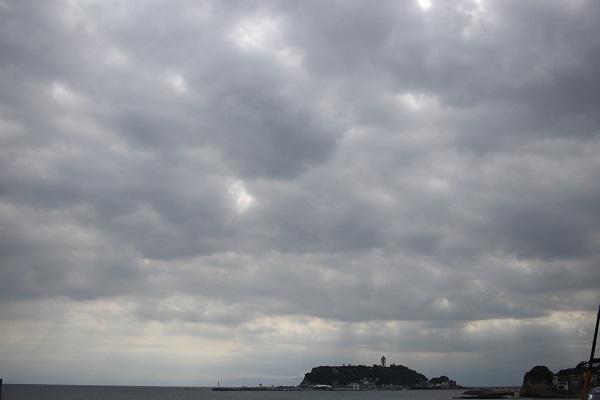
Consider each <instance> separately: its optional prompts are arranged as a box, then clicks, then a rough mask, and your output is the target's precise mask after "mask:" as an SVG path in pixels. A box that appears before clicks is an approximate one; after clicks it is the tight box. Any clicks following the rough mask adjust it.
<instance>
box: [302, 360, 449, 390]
mask: <svg viewBox="0 0 600 400" xmlns="http://www.w3.org/2000/svg"><path fill="white" fill-rule="evenodd" d="M314 385H328V386H332V387H349V386H359V387H361V388H370V387H371V388H379V387H398V388H399V387H402V388H411V389H450V388H456V382H455V381H451V380H450V379H449V378H448V377H447V376H441V377H439V378H432V379H431V380H428V379H427V377H426V376H425V375H423V374H420V373H418V372H416V371H414V370H412V369H409V368H407V367H405V366H403V365H395V364H392V365H390V366H381V365H373V366H372V367H368V366H366V365H342V366H334V367H331V366H320V367H315V368H313V369H312V370H311V371H310V372H309V373H307V374H305V375H304V379H303V380H302V383H300V386H314Z"/></svg>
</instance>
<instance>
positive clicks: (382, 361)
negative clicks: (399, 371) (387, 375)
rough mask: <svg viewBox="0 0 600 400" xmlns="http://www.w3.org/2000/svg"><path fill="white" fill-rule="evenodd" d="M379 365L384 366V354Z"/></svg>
mask: <svg viewBox="0 0 600 400" xmlns="http://www.w3.org/2000/svg"><path fill="white" fill-rule="evenodd" d="M381 366H382V367H383V368H385V356H381Z"/></svg>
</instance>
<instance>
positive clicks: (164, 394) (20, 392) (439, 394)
mask: <svg viewBox="0 0 600 400" xmlns="http://www.w3.org/2000/svg"><path fill="white" fill-rule="evenodd" d="M462 392H463V390H381V391H317V390H303V391H260V392H259V391H256V392H251V391H249V392H245V391H240V392H213V391H212V390H211V388H199V389H196V390H185V389H184V388H176V387H157V386H72V385H68V386H67V385H15V384H6V383H5V384H4V385H3V387H2V400H166V399H169V400H192V399H193V400H362V399H368V400H392V399H393V400H452V398H453V397H454V396H460V395H461V393H462Z"/></svg>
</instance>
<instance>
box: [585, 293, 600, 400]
mask: <svg viewBox="0 0 600 400" xmlns="http://www.w3.org/2000/svg"><path fill="white" fill-rule="evenodd" d="M599 321H600V305H598V314H596V329H595V330H594V340H593V341H592V352H591V354H590V362H589V363H588V370H587V372H586V374H585V382H584V384H583V391H582V392H581V400H584V399H585V395H586V394H587V392H588V390H589V388H590V379H591V378H592V365H593V364H594V353H595V352H596V338H597V337H598V322H599Z"/></svg>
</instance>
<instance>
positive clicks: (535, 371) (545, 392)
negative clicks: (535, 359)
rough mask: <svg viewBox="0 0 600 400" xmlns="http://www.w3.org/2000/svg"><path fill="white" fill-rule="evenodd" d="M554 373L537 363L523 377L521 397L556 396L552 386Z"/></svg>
mask: <svg viewBox="0 0 600 400" xmlns="http://www.w3.org/2000/svg"><path fill="white" fill-rule="evenodd" d="M552 377H554V373H553V372H552V371H550V370H549V369H548V367H546V366H543V365H537V366H535V367H533V368H532V369H531V371H529V372H527V373H526V374H525V376H524V377H523V386H521V397H534V398H548V397H554V389H553V387H552Z"/></svg>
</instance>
